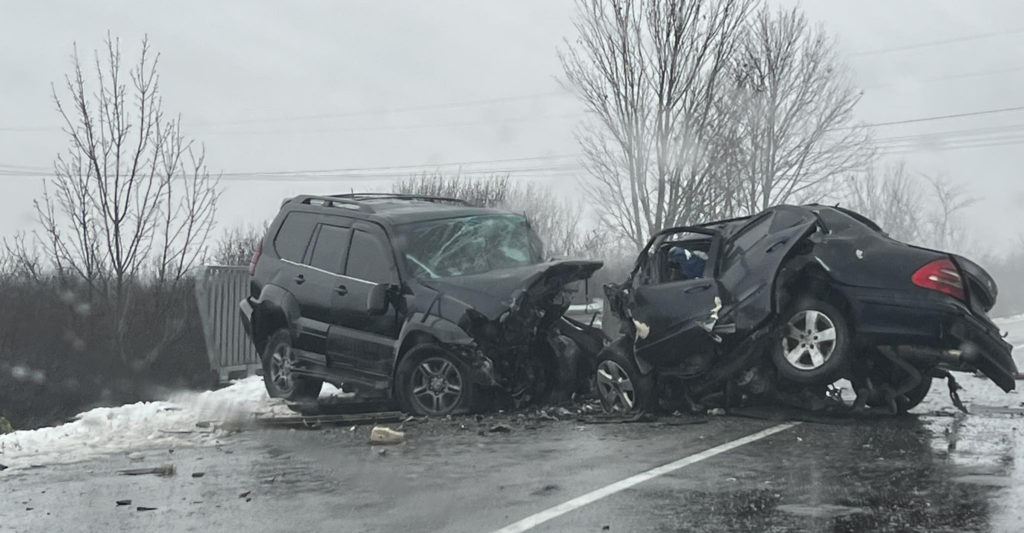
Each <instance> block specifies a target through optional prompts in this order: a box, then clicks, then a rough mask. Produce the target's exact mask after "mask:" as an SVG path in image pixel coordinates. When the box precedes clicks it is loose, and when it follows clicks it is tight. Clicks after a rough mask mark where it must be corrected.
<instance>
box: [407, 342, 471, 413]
mask: <svg viewBox="0 0 1024 533" xmlns="http://www.w3.org/2000/svg"><path fill="white" fill-rule="evenodd" d="M472 390H473V389H472V384H471V383H470V382H469V368H468V367H467V366H466V364H465V363H464V362H462V360H461V359H459V358H458V357H456V356H455V355H454V354H453V353H451V352H449V351H448V350H445V349H444V348H442V347H440V346H437V345H436V344H421V345H419V346H415V347H413V348H412V349H411V350H409V352H408V353H406V354H405V357H403V358H402V361H401V362H400V363H398V372H397V376H396V380H395V393H396V394H395V395H396V396H397V398H398V403H399V405H400V406H401V408H402V410H403V411H405V412H407V413H410V414H413V415H420V416H444V415H447V414H451V413H454V412H457V411H464V410H466V409H467V408H469V407H470V406H472V402H471V395H472Z"/></svg>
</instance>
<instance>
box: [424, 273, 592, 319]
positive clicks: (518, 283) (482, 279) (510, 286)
mask: <svg viewBox="0 0 1024 533" xmlns="http://www.w3.org/2000/svg"><path fill="white" fill-rule="evenodd" d="M602 265H603V263H601V262H600V261H579V260H559V261H548V262H545V263H537V264H535V265H526V266H521V267H515V268H505V269H500V270H494V271H491V272H487V273H485V274H476V275H472V276H460V277H455V278H445V279H431V280H421V281H420V283H422V284H423V285H425V286H427V287H429V288H431V289H434V290H436V291H438V292H440V293H442V294H444V296H446V297H449V298H454V299H456V300H458V301H460V302H462V303H464V304H466V305H467V306H468V307H471V308H473V309H475V310H476V311H478V312H479V313H481V314H482V315H484V316H485V317H487V318H488V319H489V320H497V319H498V317H499V316H501V314H502V313H504V312H505V311H507V310H508V309H509V307H510V306H511V305H512V303H513V301H514V299H515V298H516V297H522V296H519V295H520V294H521V293H523V292H525V293H526V297H532V298H536V297H539V296H541V293H543V292H544V291H545V290H549V289H551V288H552V287H557V288H558V289H561V288H562V287H564V286H565V285H567V284H569V283H572V282H574V281H579V280H583V279H587V278H589V277H590V276H591V275H593V273H594V272H595V271H596V270H597V269H599V268H601V266H602Z"/></svg>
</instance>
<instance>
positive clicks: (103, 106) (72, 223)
mask: <svg viewBox="0 0 1024 533" xmlns="http://www.w3.org/2000/svg"><path fill="white" fill-rule="evenodd" d="M105 45H106V46H105V50H103V51H102V53H101V52H99V51H97V52H96V53H95V54H94V58H93V61H92V62H91V63H92V65H91V67H89V66H88V64H87V63H84V62H83V61H82V59H81V58H80V57H79V55H78V50H77V46H76V48H75V53H74V54H73V56H72V60H73V71H72V73H71V74H69V75H67V76H65V88H66V90H67V93H68V95H67V97H66V98H62V97H61V96H60V95H58V91H57V89H56V87H54V88H53V100H54V103H55V104H56V107H57V111H58V113H59V114H60V116H61V118H62V120H63V122H64V132H65V134H66V135H67V137H68V148H67V150H66V151H65V152H64V153H63V154H60V155H58V156H57V159H56V161H55V162H54V177H53V178H52V179H51V180H50V182H49V184H48V186H47V188H46V190H45V192H44V194H43V197H42V198H41V199H40V200H39V201H37V202H36V213H37V216H38V218H39V220H40V222H41V225H42V228H43V231H42V239H43V241H44V243H45V245H46V249H47V250H48V251H49V253H50V255H51V257H50V259H51V260H52V262H53V264H54V265H55V267H56V268H57V271H58V273H60V274H61V275H68V276H71V277H73V278H75V279H79V280H81V281H83V282H84V283H85V284H86V285H87V286H88V287H89V289H90V292H91V293H92V294H99V295H101V296H103V297H104V298H105V299H106V300H107V301H108V302H109V303H111V304H112V307H113V308H114V312H113V313H112V316H114V317H115V320H116V327H115V330H116V334H117V337H118V339H122V338H123V335H124V327H125V319H126V316H127V313H128V308H129V293H130V288H131V286H132V284H133V283H136V282H137V281H139V280H140V279H141V278H142V276H143V275H144V274H145V273H146V271H147V268H148V267H149V266H150V265H155V268H154V270H153V272H152V273H153V274H154V278H155V279H156V280H157V281H158V282H167V281H172V282H176V281H178V280H180V279H181V278H182V276H183V275H184V273H185V272H186V271H187V270H188V269H189V268H190V267H191V266H192V265H193V264H195V262H196V261H197V259H198V257H200V254H201V253H202V248H203V242H202V241H203V240H204V239H205V238H206V236H207V235H208V234H209V231H210V229H211V227H212V226H213V215H214V211H215V209H216V202H217V180H216V179H214V178H211V177H210V174H209V172H208V171H207V170H206V166H205V161H204V157H205V155H204V152H203V150H202V148H201V147H197V146H195V145H194V144H193V142H192V141H190V140H187V139H185V137H184V136H183V135H182V133H181V126H180V120H179V119H174V120H167V119H165V117H164V113H163V109H162V98H161V96H160V90H159V75H158V73H157V64H158V59H159V56H154V55H153V53H152V51H151V49H150V46H149V42H148V40H146V39H144V40H143V41H142V45H141V50H140V55H139V58H138V60H137V61H136V62H135V63H134V64H133V66H132V67H130V68H129V69H128V72H127V75H126V73H125V72H124V66H123V61H122V57H121V50H120V42H119V41H118V40H117V39H113V38H112V37H111V36H110V35H109V34H108V36H107V40H106V41H105ZM87 68H91V69H92V70H93V76H92V77H91V78H92V79H91V80H87V78H88V77H89V76H87V74H86V69H87ZM118 347H119V349H121V350H122V357H126V354H124V352H123V345H122V344H121V343H120V342H119V346H118Z"/></svg>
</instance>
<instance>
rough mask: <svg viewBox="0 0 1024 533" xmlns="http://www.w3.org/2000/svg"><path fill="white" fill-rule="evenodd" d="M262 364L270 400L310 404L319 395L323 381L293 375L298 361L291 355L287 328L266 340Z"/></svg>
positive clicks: (290, 342) (289, 334) (289, 336)
mask: <svg viewBox="0 0 1024 533" xmlns="http://www.w3.org/2000/svg"><path fill="white" fill-rule="evenodd" d="M262 361H263V384H264V385H265V386H266V387H267V393H268V394H270V397H271V398H284V399H285V400H288V401H290V402H299V401H304V402H308V401H312V400H316V398H317V396H319V395H320V389H321V388H322V387H323V384H324V382H323V381H321V380H319V379H314V378H308V377H304V376H296V375H295V374H294V373H293V372H292V370H293V369H294V368H295V362H296V358H295V354H294V353H293V352H292V336H291V333H289V332H288V330H287V329H279V330H277V331H275V332H274V334H273V335H271V336H270V338H269V339H267V346H266V348H264V349H263V357H262Z"/></svg>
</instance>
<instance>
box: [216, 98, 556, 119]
mask: <svg viewBox="0 0 1024 533" xmlns="http://www.w3.org/2000/svg"><path fill="white" fill-rule="evenodd" d="M567 94H569V93H568V92H566V91H550V92H544V93H533V94H521V95H514V96H503V97H499V98H486V99H483V100H467V101H464V102H448V103H441V104H426V105H419V106H410V107H397V108H391V109H386V108H380V109H368V110H364V111H343V112H338V113H316V114H311V115H290V116H278V117H264V118H252V119H241V120H229V121H226V122H218V123H202V122H200V123H197V124H196V125H197V126H219V125H234V124H256V123H261V122H292V121H301V120H322V119H331V118H343V117H359V116H368V115H388V114H393V113H412V112H418V111H433V110H440V109H458V108H463V107H477V106H488V105H492V104H499V103H505V102H516V101H521V100H536V99H540V98H550V97H553V96H565V95H567Z"/></svg>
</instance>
